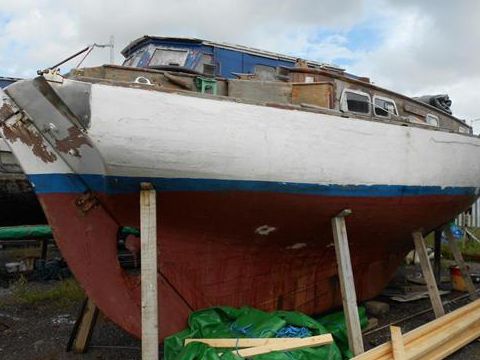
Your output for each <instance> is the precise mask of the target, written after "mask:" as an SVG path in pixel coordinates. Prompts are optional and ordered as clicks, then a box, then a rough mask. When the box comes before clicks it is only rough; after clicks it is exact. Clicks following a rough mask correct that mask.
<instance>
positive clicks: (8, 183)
mask: <svg viewBox="0 0 480 360" xmlns="http://www.w3.org/2000/svg"><path fill="white" fill-rule="evenodd" d="M19 80H21V79H18V78H12V77H3V76H0V88H4V87H6V86H8V85H10V84H13V83H14V82H16V81H19ZM46 221H47V220H46V219H45V215H44V214H43V210H42V208H41V206H40V203H39V202H38V199H37V197H36V195H35V193H34V192H33V189H32V185H31V184H30V182H29V181H28V180H27V178H26V176H25V174H24V173H23V171H22V168H21V167H20V165H19V164H18V161H17V159H16V158H15V156H14V155H13V154H12V152H11V150H10V148H9V147H8V145H7V144H6V143H5V142H4V141H3V139H0V226H15V225H28V224H45V223H46Z"/></svg>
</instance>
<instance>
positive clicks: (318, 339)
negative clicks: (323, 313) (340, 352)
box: [233, 334, 333, 358]
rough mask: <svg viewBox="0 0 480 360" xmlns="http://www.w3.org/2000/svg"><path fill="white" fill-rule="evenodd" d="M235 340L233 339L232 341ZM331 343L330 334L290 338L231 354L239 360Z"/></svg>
mask: <svg viewBox="0 0 480 360" xmlns="http://www.w3.org/2000/svg"><path fill="white" fill-rule="evenodd" d="M234 340H235V339H234ZM331 343H333V338H332V335H331V334H325V335H317V336H311V337H306V338H291V339H290V340H287V341H285V342H281V343H277V344H269V345H263V346H256V347H250V348H247V349H242V350H237V351H233V353H234V354H235V355H237V356H240V357H241V358H246V357H251V356H256V355H261V354H268V353H270V352H273V351H290V350H298V349H303V348H306V347H314V346H321V345H327V344H331Z"/></svg>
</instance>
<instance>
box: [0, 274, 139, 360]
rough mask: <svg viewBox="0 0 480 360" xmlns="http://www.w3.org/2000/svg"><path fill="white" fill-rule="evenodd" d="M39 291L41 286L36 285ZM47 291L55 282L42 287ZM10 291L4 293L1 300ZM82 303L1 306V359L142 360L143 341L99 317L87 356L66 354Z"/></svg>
mask: <svg viewBox="0 0 480 360" xmlns="http://www.w3.org/2000/svg"><path fill="white" fill-rule="evenodd" d="M35 285H36V288H37V289H38V284H35ZM41 286H43V287H44V288H45V290H46V291H47V290H48V289H49V288H51V287H52V286H54V284H53V283H47V284H42V285H41ZM11 296H12V294H11V292H9V291H7V290H3V291H1V292H0V299H2V298H3V299H8V298H9V297H11ZM81 303H82V302H81V301H77V302H71V303H67V304H61V305H59V304H56V303H51V302H41V303H36V304H33V305H32V304H9V305H3V306H0V359H3V360H17V359H32V360H50V359H52V360H54V359H55V360H56V359H62V360H63V359H77V360H79V359H85V360H90V359H112V360H116V359H131V360H136V359H140V358H141V356H140V342H139V341H138V340H136V339H134V338H133V337H131V336H130V335H129V334H127V333H125V332H124V331H123V330H121V329H120V328H118V327H117V326H116V325H115V324H113V323H112V322H110V321H108V320H107V319H105V318H103V317H102V316H100V317H99V319H98V321H97V325H96V327H95V330H94V333H93V336H92V339H91V347H90V349H89V351H88V352H87V353H86V354H84V355H76V354H73V353H67V352H66V351H65V349H66V346H67V343H68V340H69V337H70V333H71V331H72V327H73V324H74V322H75V319H76V318H77V314H78V311H79V309H80V307H81Z"/></svg>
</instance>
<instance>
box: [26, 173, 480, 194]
mask: <svg viewBox="0 0 480 360" xmlns="http://www.w3.org/2000/svg"><path fill="white" fill-rule="evenodd" d="M28 178H29V180H30V181H31V182H32V183H33V184H34V187H35V191H36V192H37V193H39V194H49V193H81V192H84V191H86V190H88V189H90V190H93V191H97V192H103V193H107V194H122V193H132V192H137V191H138V190H139V185H140V183H141V182H150V183H152V184H153V185H154V186H155V188H156V190H157V191H217V192H218V191H254V192H275V193H289V194H305V195H322V196H347V197H401V196H421V195H423V196H425V195H469V196H474V195H475V194H476V193H477V189H478V188H475V187H440V186H406V185H319V184H304V183H291V182H271V181H252V180H217V179H185V178H174V179H172V178H150V177H128V176H102V175H82V177H81V178H82V180H83V181H81V180H80V177H79V176H77V175H73V174H42V175H30V176H29V177H28ZM85 184H86V185H87V186H85ZM87 187H88V188H87Z"/></svg>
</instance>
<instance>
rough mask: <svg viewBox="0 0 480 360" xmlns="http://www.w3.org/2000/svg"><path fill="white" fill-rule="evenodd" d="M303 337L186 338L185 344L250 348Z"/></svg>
mask: <svg viewBox="0 0 480 360" xmlns="http://www.w3.org/2000/svg"><path fill="white" fill-rule="evenodd" d="M299 339H301V338H245V339H240V338H235V339H185V342H184V343H185V345H188V344H190V343H192V342H201V343H203V344H206V345H208V346H210V347H214V348H239V349H240V348H249V347H257V346H267V345H274V346H278V345H282V344H287V345H288V344H290V343H291V342H292V340H299Z"/></svg>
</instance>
